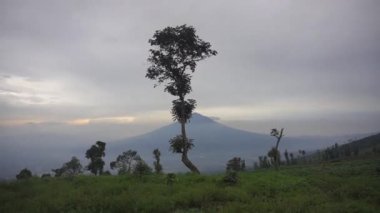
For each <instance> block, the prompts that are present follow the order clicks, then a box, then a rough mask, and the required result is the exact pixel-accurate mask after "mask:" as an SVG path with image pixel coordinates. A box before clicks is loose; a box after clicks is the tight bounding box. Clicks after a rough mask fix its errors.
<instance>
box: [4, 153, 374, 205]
mask: <svg viewBox="0 0 380 213" xmlns="http://www.w3.org/2000/svg"><path fill="white" fill-rule="evenodd" d="M239 176H240V182H239V184H237V185H235V186H227V185H225V184H223V182H222V179H223V175H207V176H203V175H201V176H194V175H189V174H183V175H177V177H176V180H175V182H174V183H173V185H167V184H166V176H165V175H162V176H156V175H150V176H143V177H134V176H100V177H94V176H79V177H74V178H71V179H70V178H46V179H41V178H32V179H29V180H24V181H13V182H8V183H0V212H200V211H202V212H380V158H379V157H378V156H377V157H372V158H371V159H360V160H359V159H356V160H351V161H341V162H335V163H324V164H318V165H304V166H288V167H282V168H281V169H280V171H278V172H276V171H274V170H271V169H267V170H258V171H255V172H244V173H240V174H239Z"/></svg>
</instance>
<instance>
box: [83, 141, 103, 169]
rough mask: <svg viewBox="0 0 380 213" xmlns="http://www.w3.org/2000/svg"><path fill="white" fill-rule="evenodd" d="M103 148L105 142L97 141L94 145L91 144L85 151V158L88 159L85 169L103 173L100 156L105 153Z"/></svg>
mask: <svg viewBox="0 0 380 213" xmlns="http://www.w3.org/2000/svg"><path fill="white" fill-rule="evenodd" d="M105 149H106V143H105V142H102V141H97V142H96V143H95V145H92V146H91V148H90V149H88V150H87V151H86V158H87V159H90V163H89V164H88V165H87V167H86V169H87V170H89V171H90V172H91V173H93V174H94V175H98V174H99V175H100V174H102V173H103V167H104V161H103V159H102V158H103V157H104V156H105V155H106V154H105V152H104V151H105Z"/></svg>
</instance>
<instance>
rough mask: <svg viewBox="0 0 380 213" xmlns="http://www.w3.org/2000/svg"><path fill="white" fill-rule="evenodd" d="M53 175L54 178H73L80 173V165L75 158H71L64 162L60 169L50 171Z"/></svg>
mask: <svg viewBox="0 0 380 213" xmlns="http://www.w3.org/2000/svg"><path fill="white" fill-rule="evenodd" d="M52 171H53V172H54V173H55V177H61V176H74V175H78V174H80V173H82V165H81V164H80V161H79V159H78V158H76V157H72V158H71V160H70V161H69V162H66V163H64V164H63V165H62V167H61V168H58V169H52Z"/></svg>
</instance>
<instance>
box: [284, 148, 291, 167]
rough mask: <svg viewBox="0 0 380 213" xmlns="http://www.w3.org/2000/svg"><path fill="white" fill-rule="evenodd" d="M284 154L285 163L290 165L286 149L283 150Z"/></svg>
mask: <svg viewBox="0 0 380 213" xmlns="http://www.w3.org/2000/svg"><path fill="white" fill-rule="evenodd" d="M284 156H285V160H286V165H290V161H289V153H288V150H285V152H284Z"/></svg>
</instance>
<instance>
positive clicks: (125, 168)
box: [110, 149, 141, 175]
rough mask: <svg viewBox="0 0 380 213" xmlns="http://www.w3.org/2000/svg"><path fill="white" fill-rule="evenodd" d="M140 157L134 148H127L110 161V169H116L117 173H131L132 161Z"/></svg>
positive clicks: (134, 161)
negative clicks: (114, 159)
mask: <svg viewBox="0 0 380 213" xmlns="http://www.w3.org/2000/svg"><path fill="white" fill-rule="evenodd" d="M139 159H141V158H140V156H139V155H138V154H137V151H135V150H131V149H130V150H128V151H126V152H123V153H122V154H121V155H119V156H117V158H116V161H112V162H111V163H110V167H111V169H118V174H119V175H122V174H131V173H132V168H133V163H136V162H137V160H139Z"/></svg>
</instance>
